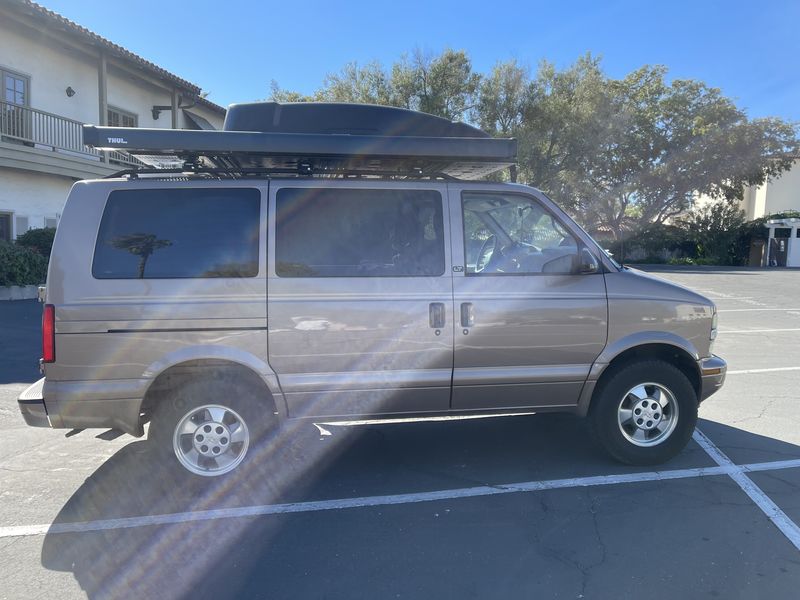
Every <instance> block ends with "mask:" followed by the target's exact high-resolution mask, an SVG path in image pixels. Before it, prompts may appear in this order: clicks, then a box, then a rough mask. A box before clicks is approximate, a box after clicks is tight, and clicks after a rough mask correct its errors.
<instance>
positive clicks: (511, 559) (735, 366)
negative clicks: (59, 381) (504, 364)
mask: <svg viewBox="0 0 800 600" xmlns="http://www.w3.org/2000/svg"><path fill="white" fill-rule="evenodd" d="M660 275H662V276H664V277H666V278H668V279H671V280H673V281H676V282H678V283H682V284H684V285H687V286H689V287H692V288H694V289H696V290H698V291H700V292H701V293H704V294H706V295H707V296H709V297H711V298H712V299H714V301H715V302H716V303H717V305H718V308H719V311H720V315H719V326H720V335H719V338H718V340H717V343H716V346H715V352H717V353H718V354H720V355H722V356H724V357H725V358H726V359H727V360H728V362H729V376H728V380H727V382H726V384H725V386H724V388H723V389H722V390H721V391H720V392H719V393H718V394H716V395H714V396H712V397H711V398H710V399H709V400H708V401H707V402H705V403H704V404H703V405H702V406H701V409H700V416H701V420H700V423H699V425H698V430H699V433H698V434H697V436H696V441H693V442H691V443H690V445H689V447H688V448H687V449H686V450H685V451H684V452H683V453H682V454H681V455H680V456H678V457H677V458H675V459H674V460H672V461H670V462H669V463H668V464H665V465H662V466H660V467H659V468H658V469H657V470H654V469H652V468H633V467H627V466H624V465H620V464H618V463H615V462H613V461H612V460H610V459H609V458H608V457H607V456H606V455H605V454H604V453H603V452H602V450H601V449H600V448H599V447H598V446H597V445H596V444H595V443H594V442H593V441H592V439H591V438H590V437H589V435H588V431H587V428H586V424H585V423H584V422H583V421H581V420H580V419H577V418H574V417H571V416H568V415H532V416H525V417H496V418H488V419H473V420H455V421H435V422H417V423H402V424H369V425H358V426H348V427H342V426H335V425H321V429H317V428H316V427H315V426H314V425H310V424H307V425H303V426H297V429H296V431H295V437H296V438H297V442H296V443H293V444H287V445H285V446H281V447H279V448H276V449H274V450H273V451H272V452H270V453H268V454H267V455H265V456H264V457H263V460H260V461H259V466H258V467H257V468H256V469H254V472H248V474H249V477H248V478H246V479H245V478H234V479H233V480H231V481H225V482H215V483H214V485H211V486H210V487H207V488H201V487H198V486H195V485H190V484H185V483H183V482H178V481H175V480H174V479H173V478H172V477H171V476H170V475H169V473H168V472H167V471H166V470H164V469H162V468H161V467H160V465H159V464H158V463H157V462H156V461H154V460H153V456H152V453H151V452H150V449H149V447H148V444H147V443H146V442H145V441H143V440H137V439H134V438H131V437H129V436H124V435H123V436H119V437H114V435H113V434H109V433H108V432H102V431H97V430H86V431H82V432H78V433H73V434H70V435H67V432H66V431H61V430H46V429H34V428H29V427H27V426H26V425H25V424H24V422H23V421H22V419H21V417H20V416H19V414H18V411H17V407H16V401H15V398H16V396H17V394H18V393H19V392H20V391H21V390H22V389H24V387H25V385H26V384H27V383H29V382H32V381H34V380H35V379H36V378H37V377H38V372H37V369H36V360H37V357H38V354H39V343H40V342H39V322H40V310H41V309H40V306H39V305H38V304H36V303H35V302H29V301H20V302H5V303H0V332H2V333H0V335H2V337H1V338H0V340H2V341H1V342H0V598H14V599H17V598H39V597H42V598H56V597H57V598H85V597H89V598H121V597H137V598H145V597H152V598H181V597H192V598H215V599H224V598H270V599H271V598H347V599H352V598H371V599H372V598H456V597H458V598H462V597H463V598H517V597H528V598H601V599H605V598H612V599H618V598H642V597H648V598H677V597H680V598H725V599H728V598H770V599H782V598H786V599H794V598H797V597H799V596H800V549H799V548H800V529H798V527H797V523H800V494H798V489H800V427H798V425H799V424H800V405H798V396H800V391H798V390H800V352H798V349H797V346H798V343H800V342H799V340H800V335H798V334H800V272H795V271H780V270H768V271H751V270H711V269H683V270H665V271H664V272H661V273H660Z"/></svg>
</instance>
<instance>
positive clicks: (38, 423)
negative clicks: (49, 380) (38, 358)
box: [17, 377, 50, 427]
mask: <svg viewBox="0 0 800 600" xmlns="http://www.w3.org/2000/svg"><path fill="white" fill-rule="evenodd" d="M43 388H44V377H42V378H41V379H40V380H39V381H37V382H36V383H34V384H33V385H31V386H29V387H28V388H26V389H25V391H24V392H22V394H20V396H19V398H17V405H18V406H19V412H20V413H22V418H23V419H25V422H26V423H27V424H28V425H30V426H31V427H50V419H49V418H48V417H47V408H46V407H45V405H44V397H43V395H42V389H43Z"/></svg>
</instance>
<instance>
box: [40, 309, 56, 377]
mask: <svg viewBox="0 0 800 600" xmlns="http://www.w3.org/2000/svg"><path fill="white" fill-rule="evenodd" d="M55 361H56V307H55V306H53V305H52V304H45V305H44V312H42V362H46V363H51V362H55Z"/></svg>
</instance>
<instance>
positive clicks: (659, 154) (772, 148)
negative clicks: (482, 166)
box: [272, 49, 800, 239]
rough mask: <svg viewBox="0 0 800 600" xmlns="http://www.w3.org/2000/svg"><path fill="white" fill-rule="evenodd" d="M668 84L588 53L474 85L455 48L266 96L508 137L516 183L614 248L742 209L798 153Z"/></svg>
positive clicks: (788, 142)
mask: <svg viewBox="0 0 800 600" xmlns="http://www.w3.org/2000/svg"><path fill="white" fill-rule="evenodd" d="M667 75H668V73H667V69H666V67H663V66H643V67H641V68H640V69H637V70H635V71H633V72H632V73H630V74H628V75H627V76H625V77H623V78H621V79H613V78H610V77H608V76H607V75H606V74H605V73H604V72H603V69H602V65H601V61H600V59H599V58H597V57H594V56H592V55H591V54H586V55H585V56H582V57H580V58H579V59H578V60H577V61H576V62H575V63H574V64H573V65H571V66H569V67H568V68H566V69H562V70H559V69H557V68H556V67H555V66H554V65H553V64H552V63H549V62H546V61H543V62H542V63H541V64H540V65H539V68H538V71H537V73H536V75H535V77H533V78H531V76H530V74H529V72H528V70H527V69H526V68H524V67H523V66H521V65H519V64H518V63H517V62H516V61H513V60H512V61H507V62H500V63H497V64H495V66H494V67H493V68H492V71H491V72H490V73H488V74H486V75H485V76H483V77H482V76H481V75H480V74H478V73H475V72H473V70H472V63H471V61H470V59H469V56H468V55H467V53H466V52H464V51H463V50H451V49H446V50H444V51H443V52H442V53H441V54H439V55H437V56H431V55H426V54H425V53H423V52H422V51H421V50H419V49H418V50H415V51H414V52H413V53H411V55H404V56H402V57H401V58H400V60H399V61H397V62H395V63H394V64H393V65H392V67H391V69H389V70H386V69H385V68H384V67H383V66H382V65H381V64H380V63H376V62H373V63H368V64H367V65H365V66H363V67H361V66H358V65H357V64H356V63H349V64H347V65H345V67H344V69H342V71H341V72H339V73H336V74H331V75H328V76H327V77H326V78H325V81H324V82H323V86H322V87H321V88H320V89H319V90H317V91H316V92H315V93H314V94H313V95H312V96H304V95H302V94H296V93H293V92H288V91H285V90H281V89H280V88H279V87H278V86H277V85H276V84H273V88H272V97H273V99H276V100H279V101H306V100H337V101H346V102H369V103H376V104H388V105H392V106H400V107H404V108H409V109H413V110H421V111H423V112H428V113H431V114H435V115H439V116H442V117H445V118H447V119H451V120H465V121H469V122H472V123H474V124H477V125H479V126H480V127H482V128H483V129H485V130H486V131H488V132H489V133H491V134H493V135H499V136H513V137H516V138H517V139H518V141H519V150H518V165H519V175H520V180H521V181H525V182H528V183H531V184H533V185H535V186H536V187H539V188H540V189H542V190H543V191H545V192H546V193H547V194H549V195H550V196H551V197H552V198H553V199H554V200H556V201H557V202H558V203H559V204H560V205H561V206H562V207H564V208H565V209H566V210H568V211H569V212H571V213H572V214H573V215H574V216H575V217H576V218H577V220H578V221H579V222H581V223H582V224H583V225H584V226H586V227H587V228H589V229H590V230H595V231H596V230H598V229H603V230H607V231H610V232H611V233H612V234H613V235H614V237H615V238H617V239H619V238H620V237H622V235H623V232H625V231H629V230H632V229H636V228H639V227H642V226H644V225H647V224H649V223H657V224H658V223H664V222H667V221H669V220H670V219H672V218H674V217H676V216H678V215H681V214H683V213H685V212H686V211H687V210H688V209H689V208H690V207H691V206H692V204H693V202H694V199H695V198H696V197H697V196H698V195H706V196H710V197H712V198H719V199H726V200H729V201H733V200H736V199H740V198H741V197H742V195H743V193H744V189H745V186H750V185H760V184H762V183H764V181H766V180H767V179H769V178H773V177H777V176H779V175H780V174H781V173H783V172H784V171H786V170H788V169H789V168H791V165H792V162H793V160H794V158H795V157H796V156H797V155H798V153H800V147H799V146H798V141H797V132H796V131H795V128H794V126H793V125H791V124H790V123H787V122H785V121H783V120H781V119H777V118H766V119H748V118H747V115H746V114H745V113H744V112H743V111H742V110H741V109H739V108H737V107H736V105H735V104H734V103H733V102H732V101H731V100H729V99H728V98H726V97H725V96H723V94H722V93H721V91H720V90H719V89H717V88H713V87H709V86H707V85H706V84H704V83H702V82H699V81H693V80H673V81H671V82H670V81H668V77H667Z"/></svg>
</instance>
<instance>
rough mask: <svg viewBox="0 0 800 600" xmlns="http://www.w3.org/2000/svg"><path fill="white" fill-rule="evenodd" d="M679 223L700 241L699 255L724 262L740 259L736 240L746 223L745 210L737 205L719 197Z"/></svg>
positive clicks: (697, 208)
mask: <svg viewBox="0 0 800 600" xmlns="http://www.w3.org/2000/svg"><path fill="white" fill-rule="evenodd" d="M680 223H681V225H682V226H683V227H684V228H685V229H686V231H687V232H688V233H689V237H690V238H691V239H692V241H693V242H695V243H696V244H697V255H698V256H699V257H701V258H710V259H714V260H715V262H716V263H717V264H724V265H728V264H736V263H737V261H738V260H739V257H738V256H737V247H736V243H737V238H738V236H739V234H740V230H741V228H742V225H744V213H743V212H742V211H741V210H740V209H739V208H738V207H737V206H735V205H733V204H731V203H730V202H727V201H725V200H724V199H720V200H718V201H716V202H712V203H708V204H705V205H703V206H699V207H696V208H694V209H693V210H692V211H691V212H689V213H688V214H687V215H685V216H684V217H683V218H682V219H680Z"/></svg>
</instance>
